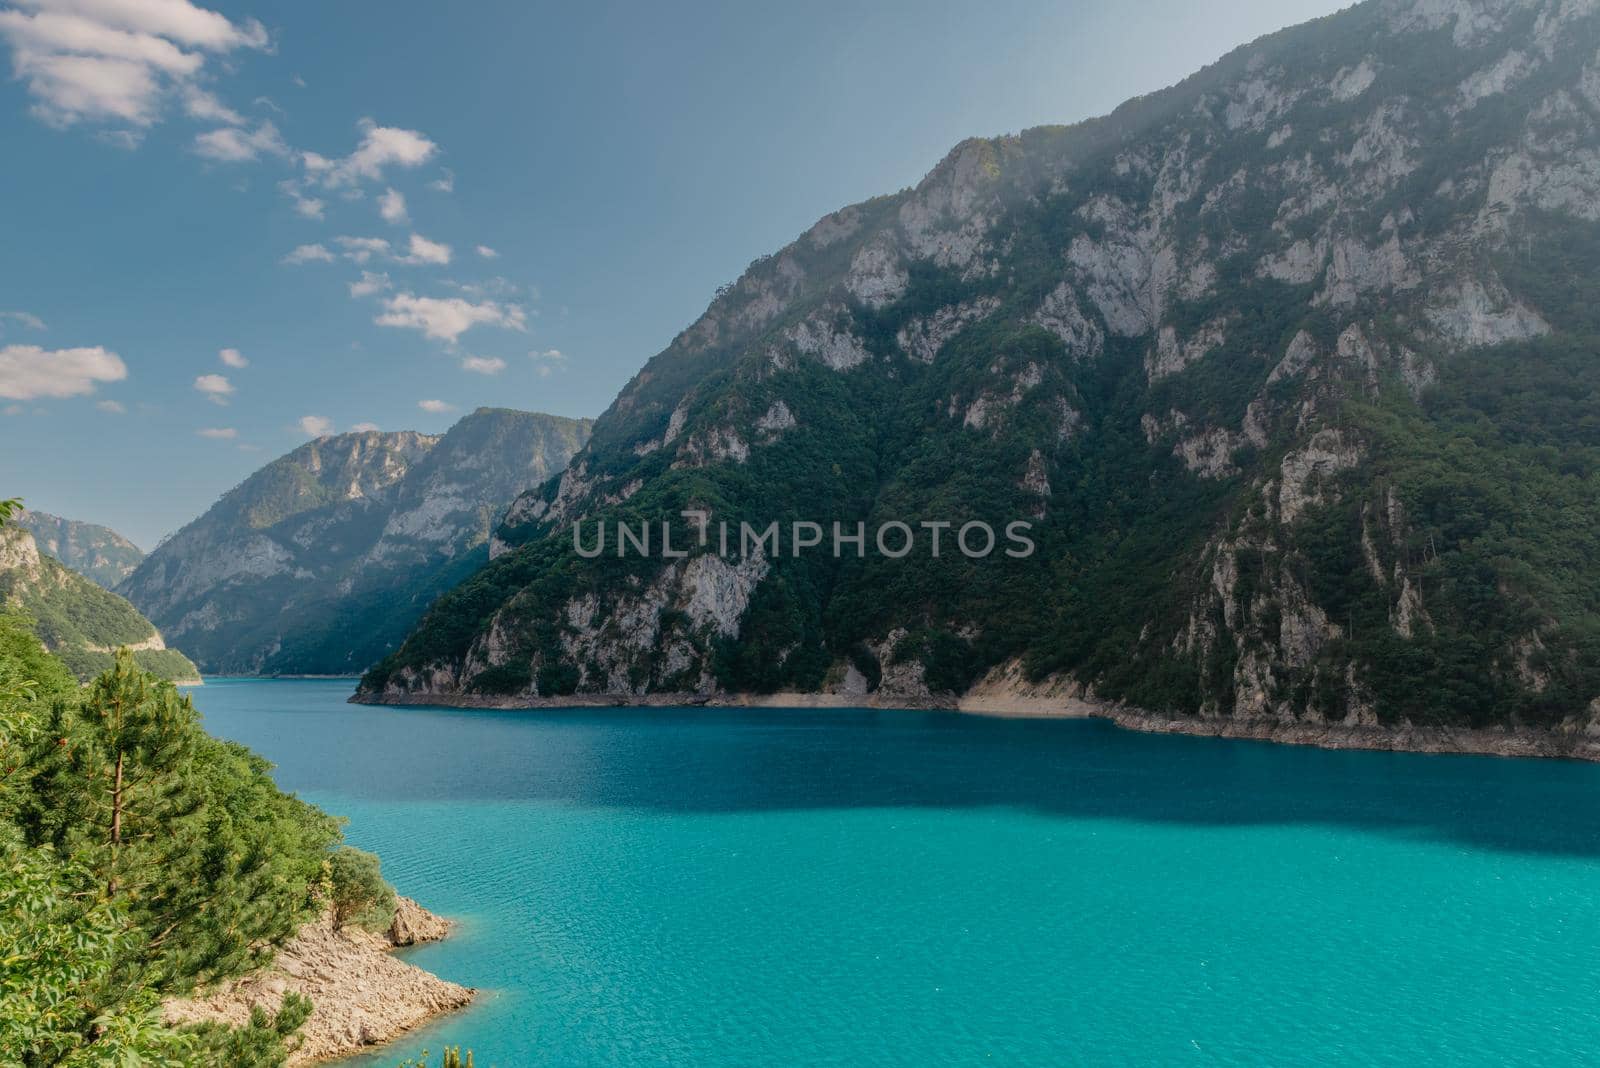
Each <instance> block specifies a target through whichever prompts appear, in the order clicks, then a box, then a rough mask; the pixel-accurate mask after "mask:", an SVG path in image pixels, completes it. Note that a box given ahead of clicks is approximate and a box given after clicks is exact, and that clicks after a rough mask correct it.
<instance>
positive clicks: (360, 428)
mask: <svg viewBox="0 0 1600 1068" xmlns="http://www.w3.org/2000/svg"><path fill="white" fill-rule="evenodd" d="M350 429H351V431H352V432H354V433H357V434H370V433H373V432H374V431H376V430H377V429H378V424H377V423H356V424H355V425H354V426H352V427H351V428H350Z"/></svg>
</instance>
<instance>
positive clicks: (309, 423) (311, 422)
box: [299, 415, 333, 438]
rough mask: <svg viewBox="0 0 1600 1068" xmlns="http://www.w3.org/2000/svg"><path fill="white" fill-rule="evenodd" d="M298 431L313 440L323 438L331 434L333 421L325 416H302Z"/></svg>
mask: <svg viewBox="0 0 1600 1068" xmlns="http://www.w3.org/2000/svg"><path fill="white" fill-rule="evenodd" d="M299 426H300V430H301V432H302V433H304V434H307V435H309V436H310V437H313V438H325V437H327V436H328V435H329V434H331V433H333V420H332V419H329V418H328V417H327V416H325V415H302V416H301V417H300V423H299Z"/></svg>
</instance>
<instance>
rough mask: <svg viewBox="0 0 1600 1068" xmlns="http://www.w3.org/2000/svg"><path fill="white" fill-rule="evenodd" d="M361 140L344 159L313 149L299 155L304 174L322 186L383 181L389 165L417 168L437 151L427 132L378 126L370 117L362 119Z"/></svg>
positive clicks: (360, 125) (436, 146)
mask: <svg viewBox="0 0 1600 1068" xmlns="http://www.w3.org/2000/svg"><path fill="white" fill-rule="evenodd" d="M358 125H359V127H360V129H361V143H360V144H359V145H357V146H356V149H355V151H354V152H352V153H350V155H348V156H346V157H344V158H343V159H329V158H328V157H326V156H321V155H318V154H317V153H315V152H305V153H302V154H301V157H300V158H301V162H302V163H303V164H304V165H305V168H306V173H307V174H310V175H312V176H314V177H316V178H318V179H319V180H321V181H322V182H323V183H324V184H325V185H329V186H341V185H355V184H357V183H358V182H360V181H361V180H363V179H369V180H371V181H374V182H377V181H382V180H383V172H384V170H385V169H387V168H389V167H420V166H421V165H422V164H424V163H426V162H428V160H430V159H432V158H433V157H434V156H435V155H436V154H437V153H438V151H439V146H438V145H436V144H434V143H433V141H432V140H430V139H429V138H428V136H427V135H426V134H423V133H420V132H418V131H416V130H405V129H401V128H400V127H398V126H379V125H378V124H377V123H375V122H373V121H372V120H371V119H362V120H361V122H360V123H359V124H358Z"/></svg>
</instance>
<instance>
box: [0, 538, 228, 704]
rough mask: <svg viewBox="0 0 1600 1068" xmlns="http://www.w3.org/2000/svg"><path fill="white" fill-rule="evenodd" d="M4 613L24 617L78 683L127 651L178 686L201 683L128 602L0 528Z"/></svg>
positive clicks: (196, 672) (187, 663)
mask: <svg viewBox="0 0 1600 1068" xmlns="http://www.w3.org/2000/svg"><path fill="white" fill-rule="evenodd" d="M0 612H6V613H11V614H16V615H20V616H23V617H25V618H26V619H27V620H28V623H29V626H30V627H31V629H32V630H33V632H34V634H35V635H37V636H38V638H39V640H40V641H41V642H43V643H44V646H45V648H46V649H48V650H49V651H50V652H52V653H54V654H55V655H57V656H59V657H60V658H61V659H62V661H63V662H65V663H66V665H67V667H68V668H69V669H70V670H71V671H72V673H73V674H74V675H76V676H77V678H78V681H79V682H87V681H88V680H89V679H91V678H93V677H94V676H96V675H98V674H99V673H100V672H102V671H105V670H106V669H107V668H109V667H110V666H111V663H112V659H113V654H114V653H115V652H116V650H117V649H118V648H119V647H121V646H127V647H129V648H130V649H132V650H133V652H134V659H135V660H136V661H137V662H138V664H139V666H140V667H142V668H144V669H145V670H146V671H150V672H154V673H155V674H157V675H160V676H161V677H162V678H165V679H171V680H173V681H174V682H199V681H200V672H199V670H198V669H196V667H195V665H194V664H193V663H192V662H191V661H190V660H189V658H188V657H186V656H184V655H183V654H182V653H180V652H178V651H177V650H176V649H169V648H167V645H166V642H165V641H164V640H163V638H162V636H161V632H160V631H158V630H157V629H156V627H155V625H154V624H153V623H151V622H150V621H149V620H148V619H146V618H145V617H144V616H142V615H140V614H139V611H138V609H136V608H134V607H133V605H131V604H129V603H128V602H127V601H126V600H124V599H123V598H121V597H119V596H117V595H116V594H115V593H112V592H111V591H109V590H106V589H104V588H102V587H101V586H99V585H97V584H96V583H94V582H92V581H90V580H89V579H88V578H87V577H85V576H83V575H80V574H78V573H77V572H76V571H73V570H72V569H70V568H68V567H66V566H65V565H63V564H61V563H60V562H58V561H57V560H55V559H54V558H53V557H51V556H48V555H46V554H44V553H41V552H40V551H39V545H38V543H37V541H36V540H35V539H34V536H33V534H32V533H30V532H29V531H28V530H27V529H26V528H25V527H23V526H21V525H16V524H12V523H9V522H8V523H7V524H6V525H5V526H3V527H0Z"/></svg>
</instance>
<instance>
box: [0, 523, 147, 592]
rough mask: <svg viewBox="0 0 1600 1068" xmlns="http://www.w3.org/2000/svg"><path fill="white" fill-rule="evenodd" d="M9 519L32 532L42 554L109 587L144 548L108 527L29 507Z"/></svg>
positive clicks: (126, 572)
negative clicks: (65, 517)
mask: <svg viewBox="0 0 1600 1068" xmlns="http://www.w3.org/2000/svg"><path fill="white" fill-rule="evenodd" d="M11 521H12V522H13V523H15V524H16V525H17V526H19V527H21V528H22V529H23V530H26V531H28V532H29V533H31V534H32V535H33V537H34V540H35V541H37V542H38V543H39V547H40V549H41V551H43V552H44V553H45V555H47V556H51V557H54V558H55V559H56V560H59V561H60V562H61V563H62V564H64V565H66V566H67V567H69V568H71V569H72V570H74V571H76V572H77V573H78V574H80V575H82V576H84V577H85V578H87V579H90V580H91V581H93V582H95V583H96V584H98V585H100V586H104V587H105V588H106V589H108V590H114V589H116V588H117V585H118V584H119V583H121V582H122V580H123V579H125V578H127V577H128V576H129V575H131V574H133V571H134V568H136V567H138V566H139V562H140V561H142V560H143V559H144V551H143V550H141V549H140V548H139V547H138V546H137V545H135V544H134V543H133V542H131V541H129V540H128V539H127V538H124V537H123V536H122V535H121V534H118V533H117V532H116V531H114V530H112V529H111V528H110V527H102V526H98V525H96V524H94V523H81V522H79V521H77V520H75V519H62V518H61V517H60V516H56V515H51V514H50V513H49V512H36V511H34V510H33V509H31V508H30V509H26V510H24V511H22V512H20V513H18V514H17V515H16V516H15V517H13V519H12V520H11Z"/></svg>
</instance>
